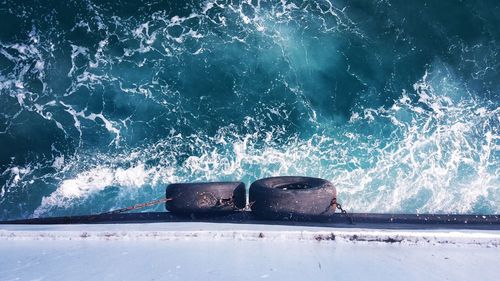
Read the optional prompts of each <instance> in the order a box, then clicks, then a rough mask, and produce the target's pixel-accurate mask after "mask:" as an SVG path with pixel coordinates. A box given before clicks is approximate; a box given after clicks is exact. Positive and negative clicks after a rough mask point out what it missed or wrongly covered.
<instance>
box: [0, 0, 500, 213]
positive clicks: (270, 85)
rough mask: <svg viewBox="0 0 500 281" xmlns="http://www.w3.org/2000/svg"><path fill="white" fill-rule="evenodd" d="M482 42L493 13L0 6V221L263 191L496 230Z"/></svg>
mask: <svg viewBox="0 0 500 281" xmlns="http://www.w3.org/2000/svg"><path fill="white" fill-rule="evenodd" d="M498 26H500V2H498V1H494V0H491V1H487V0H484V1H454V0H444V1H443V0H428V1H424V0H422V1H403V0H398V1H367V0H355V1H347V0H343V1H334V0H330V1H328V0H325V1H323V0H314V1H287V0H282V1H263V0H261V1H214V0H209V1H160V0H157V1H154V0H152V1H146V0H144V1H132V0H129V1H123V0H122V1H102V0H88V1H42V0H39V1H34V0H25V1H20V0H18V1H15V0H13V1H12V0H9V1H8V0H0V219H13V218H26V217H33V216H34V217H37V216H53V215H71V214H89V213H97V212H101V211H108V210H111V209H114V208H118V207H123V206H127V205H130V204H133V203H136V202H142V201H147V200H150V199H154V198H157V197H161V196H162V195H163V193H164V189H165V186H166V185H167V184H168V183H171V182H188V181H213V180H217V181H220V180H238V179H241V180H243V181H244V182H246V183H247V184H249V183H251V182H252V181H253V180H255V179H258V178H261V177H267V176H273V175H307V176H315V177H322V178H325V179H328V180H331V181H332V182H333V183H335V184H336V186H337V188H338V190H339V201H341V202H342V203H343V205H344V206H345V207H346V208H347V209H348V210H349V211H357V212H382V213H384V212H408V213H426V212H430V213H481V214H494V213H500V54H499V50H500V47H499V44H500V30H499V29H498ZM162 208H163V207H162V206H158V207H156V209H155V208H153V209H154V210H162ZM150 210H152V209H150Z"/></svg>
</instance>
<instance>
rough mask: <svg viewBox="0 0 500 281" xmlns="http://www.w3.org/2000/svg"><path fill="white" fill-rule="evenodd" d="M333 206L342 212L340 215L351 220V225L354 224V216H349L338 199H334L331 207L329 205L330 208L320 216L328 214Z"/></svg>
mask: <svg viewBox="0 0 500 281" xmlns="http://www.w3.org/2000/svg"><path fill="white" fill-rule="evenodd" d="M333 206H335V207H336V208H337V209H339V210H340V213H341V214H342V215H344V216H346V217H347V219H348V220H349V223H350V224H354V220H353V219H352V216H351V215H349V214H348V213H347V211H346V210H344V208H342V205H341V204H340V203H338V202H337V197H333V198H332V201H331V202H330V205H328V207H326V209H325V210H324V211H323V212H321V214H320V215H323V214H325V213H327V212H328V211H330V209H331V208H332V207H333Z"/></svg>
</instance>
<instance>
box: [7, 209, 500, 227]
mask: <svg viewBox="0 0 500 281" xmlns="http://www.w3.org/2000/svg"><path fill="white" fill-rule="evenodd" d="M350 216H351V218H352V220H353V224H350V222H349V220H348V218H347V217H346V216H345V215H344V214H339V213H337V214H331V215H320V216H301V217H292V218H290V217H286V218H282V219H262V218H259V217H255V216H254V215H252V213H251V212H248V211H239V212H230V213H224V214H196V215H195V214H174V213H170V212H145V213H107V214H102V215H88V216H67V217H48V218H34V219H21V220H11V221H0V224H104V223H160V222H163V223H165V222H209V223H242V224H268V225H269V224H272V225H297V226H322V227H344V228H374V229H388V228H390V229H432V228H434V229H491V230H500V215H448V214H419V215H416V214H374V213H351V214H350Z"/></svg>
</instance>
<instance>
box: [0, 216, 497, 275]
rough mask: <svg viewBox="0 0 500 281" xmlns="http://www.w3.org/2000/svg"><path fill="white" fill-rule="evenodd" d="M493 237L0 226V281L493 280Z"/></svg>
mask: <svg viewBox="0 0 500 281" xmlns="http://www.w3.org/2000/svg"><path fill="white" fill-rule="evenodd" d="M499 260H500V231H495V230H439V229H432V230H415V229H411V230H398V229H390V230H373V229H356V228H349V229H346V228H331V227H328V228H323V227H305V226H275V225H255V224H252V225H247V224H214V223H152V224H98V225H0V280H86V281H88V280H260V279H267V280H287V281H290V280H315V281H316V280H363V279H370V280H405V281H409V280H426V281H429V280H473V279H477V280H495V281H496V280H498V278H499V276H500V268H499V267H498V261H499Z"/></svg>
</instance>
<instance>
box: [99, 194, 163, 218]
mask: <svg viewBox="0 0 500 281" xmlns="http://www.w3.org/2000/svg"><path fill="white" fill-rule="evenodd" d="M171 200H173V199H172V198H160V199H156V200H153V201H149V202H146V203H140V204H135V205H132V206H129V207H125V208H121V209H117V210H113V211H109V212H104V213H100V214H99V215H114V214H120V213H124V212H128V211H133V210H138V209H142V208H145V207H149V206H154V205H158V204H162V203H166V202H168V201H171Z"/></svg>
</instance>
